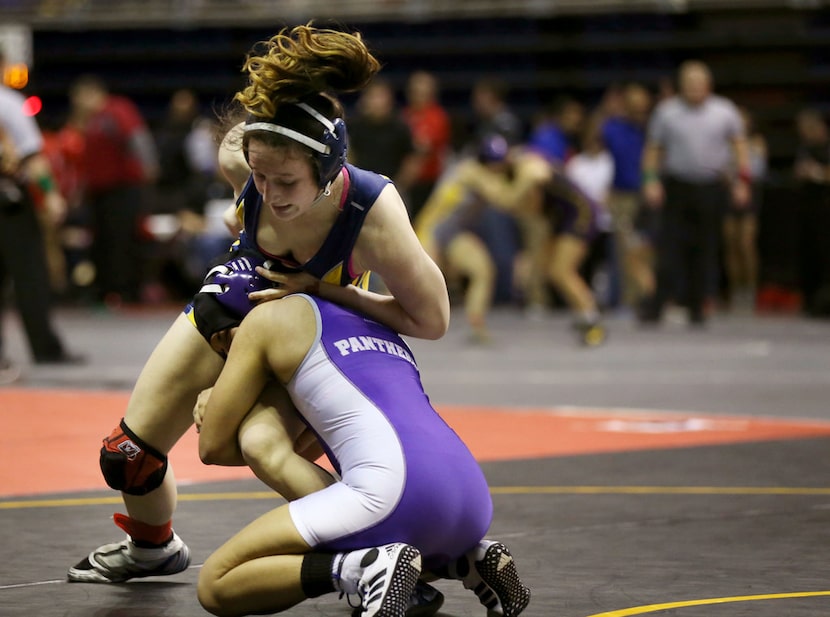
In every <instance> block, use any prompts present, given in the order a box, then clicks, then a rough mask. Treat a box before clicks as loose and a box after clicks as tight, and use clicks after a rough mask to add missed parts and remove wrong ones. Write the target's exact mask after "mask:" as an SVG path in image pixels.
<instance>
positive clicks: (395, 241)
mask: <svg viewBox="0 0 830 617" xmlns="http://www.w3.org/2000/svg"><path fill="white" fill-rule="evenodd" d="M353 265H354V267H355V268H356V269H357V270H358V271H366V270H371V271H372V272H373V273H375V274H376V275H378V276H380V277H381V279H382V280H383V282H384V284H385V285H386V288H387V289H388V291H389V294H391V295H386V294H378V293H374V292H371V291H367V290H364V289H360V288H358V287H356V286H354V285H348V286H346V287H340V286H337V285H331V284H327V283H321V284H320V287H319V291H318V295H320V297H322V298H325V299H327V300H331V301H332V302H335V303H337V304H341V305H344V306H348V307H351V308H353V309H356V310H358V311H360V312H362V313H363V314H365V315H367V316H368V317H370V318H371V319H374V320H375V321H378V322H380V323H383V324H385V325H387V326H388V327H390V328H392V329H393V330H395V331H396V332H399V333H401V334H403V335H407V336H414V337H417V338H424V339H438V338H441V337H442V336H444V334H445V333H446V331H447V328H448V327H449V320H450V301H449V294H448V293H447V285H446V282H445V280H444V275H443V274H442V272H441V270H440V269H439V268H438V266H437V265H436V263H435V262H434V261H433V260H432V259H431V258H430V256H429V255H428V254H427V252H426V251H425V250H424V247H423V246H422V245H421V243H420V242H419V241H418V237H417V236H416V235H415V231H414V230H413V229H412V224H411V223H410V220H409V215H408V213H407V210H406V206H405V205H404V203H403V201H402V199H401V197H400V195H399V194H398V192H397V190H396V189H395V187H394V185H391V184H390V185H388V186H387V187H386V188H385V189H384V190H383V192H382V193H381V195H380V197H378V201H377V203H375V204H374V205H373V206H372V209H371V210H370V211H369V214H368V215H367V217H366V221H365V223H364V225H363V229H362V230H361V233H360V237H359V238H358V241H357V244H356V245H355V249H354V253H353Z"/></svg>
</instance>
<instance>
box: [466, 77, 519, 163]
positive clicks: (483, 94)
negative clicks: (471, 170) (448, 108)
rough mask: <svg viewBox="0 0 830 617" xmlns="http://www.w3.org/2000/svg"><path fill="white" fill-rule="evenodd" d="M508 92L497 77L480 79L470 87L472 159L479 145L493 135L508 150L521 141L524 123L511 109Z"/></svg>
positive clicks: (505, 85)
mask: <svg viewBox="0 0 830 617" xmlns="http://www.w3.org/2000/svg"><path fill="white" fill-rule="evenodd" d="M508 92H509V90H508V87H507V84H505V83H504V82H503V81H501V80H500V79H498V78H496V77H483V78H481V79H479V80H478V81H476V83H475V84H474V85H473V91H472V95H471V97H470V102H471V104H472V107H473V114H474V121H473V127H472V131H471V133H472V139H471V142H470V146H471V148H470V153H471V154H472V155H473V156H474V155H475V153H476V152H477V151H478V147H479V145H480V144H481V143H482V141H483V140H486V139H489V138H490V137H491V136H492V135H501V136H502V137H504V139H505V140H507V143H508V144H509V145H510V146H515V145H517V144H519V143H521V142H523V141H524V138H525V128H524V123H523V122H522V120H521V118H519V116H518V115H516V113H514V112H513V110H512V109H510V106H509V105H508V103H507V96H508Z"/></svg>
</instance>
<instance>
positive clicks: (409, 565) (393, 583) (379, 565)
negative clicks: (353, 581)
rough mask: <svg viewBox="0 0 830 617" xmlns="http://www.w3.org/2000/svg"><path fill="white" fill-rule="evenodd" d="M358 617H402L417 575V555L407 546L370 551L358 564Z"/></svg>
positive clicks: (386, 547) (419, 554)
mask: <svg viewBox="0 0 830 617" xmlns="http://www.w3.org/2000/svg"><path fill="white" fill-rule="evenodd" d="M360 567H361V568H362V569H363V572H362V573H361V575H360V580H359V581H358V583H357V588H358V594H359V595H360V597H361V600H362V601H361V607H360V608H361V610H360V612H359V615H360V617H405V616H406V614H407V609H408V608H409V604H410V599H411V597H412V592H413V591H414V589H415V584H416V583H417V582H418V577H419V576H420V575H421V553H420V552H419V551H418V549H417V548H415V547H414V546H410V545H409V544H402V543H396V544H387V545H385V546H380V547H378V548H373V549H371V550H370V551H369V552H368V553H366V555H365V556H364V557H363V559H362V560H361V562H360Z"/></svg>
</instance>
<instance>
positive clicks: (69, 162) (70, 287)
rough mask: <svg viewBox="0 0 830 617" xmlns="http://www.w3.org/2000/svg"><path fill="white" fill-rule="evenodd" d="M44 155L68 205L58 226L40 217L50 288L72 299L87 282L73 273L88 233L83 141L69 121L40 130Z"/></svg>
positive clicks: (81, 273) (82, 252) (87, 241)
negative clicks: (85, 221)
mask: <svg viewBox="0 0 830 617" xmlns="http://www.w3.org/2000/svg"><path fill="white" fill-rule="evenodd" d="M43 154H44V156H46V158H48V159H49V164H50V166H51V168H52V175H53V177H54V179H55V183H56V184H57V185H58V190H59V191H60V193H61V195H63V196H64V198H65V199H66V203H67V213H66V218H65V219H63V220H62V221H61V223H60V225H49V224H48V223H47V222H46V221H45V220H44V217H41V222H42V224H43V225H44V230H45V240H46V256H47V263H48V264H49V278H50V280H51V284H52V289H53V291H55V292H56V293H57V294H59V295H60V298H61V300H62V301H65V300H69V299H71V298H72V296H73V295H74V292H75V290H76V286H77V285H78V282H80V283H82V284H89V282H90V281H89V280H88V279H87V280H84V279H83V277H84V274H83V272H82V271H81V272H76V268H78V266H79V264H80V263H82V262H81V261H80V259H79V258H81V255H86V253H87V252H88V249H89V244H90V241H89V238H90V234H89V232H88V230H87V229H86V227H85V226H82V221H83V201H82V188H83V187H82V176H83V174H82V170H81V165H82V163H83V156H84V139H83V136H82V135H81V133H80V131H79V130H78V128H77V127H76V126H75V125H74V123H73V122H72V119H71V118H70V119H69V121H67V122H66V123H65V124H64V125H63V126H62V127H60V128H58V129H57V130H44V131H43ZM89 265H90V264H89V263H88V262H87V263H86V266H84V265H81V269H82V270H84V268H85V269H86V271H87V272H88V271H89ZM79 274H80V277H79Z"/></svg>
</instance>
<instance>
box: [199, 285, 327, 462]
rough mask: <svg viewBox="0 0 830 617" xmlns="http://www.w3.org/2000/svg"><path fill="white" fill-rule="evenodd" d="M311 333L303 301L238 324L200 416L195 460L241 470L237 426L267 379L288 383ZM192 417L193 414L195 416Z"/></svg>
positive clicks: (261, 309) (276, 305) (264, 309)
mask: <svg viewBox="0 0 830 617" xmlns="http://www.w3.org/2000/svg"><path fill="white" fill-rule="evenodd" d="M315 332H316V319H314V314H313V309H312V308H311V306H310V305H309V304H308V302H307V301H306V300H303V299H302V298H287V299H284V300H281V301H279V302H266V303H264V304H262V305H260V306H258V307H256V308H254V309H253V310H252V311H251V312H250V313H249V314H248V315H247V316H246V317H245V319H243V320H242V323H241V324H240V326H239V329H238V330H237V331H236V334H235V335H234V339H233V344H232V345H231V347H230V351H229V353H228V358H227V360H226V361H225V365H224V367H223V369H222V373H221V374H220V375H219V378H218V379H217V380H216V384H215V385H214V387H213V389H212V390H211V391H210V392H209V394H208V395H206V396H207V400H206V401H202V402H201V404H202V405H203V406H204V408H203V410H202V412H201V424H199V423H198V418H197V426H198V428H199V457H200V458H201V459H202V462H204V463H205V464H208V465H245V464H246V463H245V461H244V459H243V457H242V453H241V451H240V448H239V442H238V432H239V427H240V425H241V424H242V421H243V420H244V419H245V417H246V416H247V415H248V413H249V412H250V410H251V409H252V408H253V407H254V405H255V404H257V403H258V400H259V398H260V395H261V394H262V391H263V389H264V387H265V385H266V384H267V383H268V381H269V380H271V379H273V378H274V377H276V378H277V379H279V380H280V381H281V382H283V383H285V382H287V381H288V380H290V378H291V376H292V375H293V374H294V371H295V370H296V369H297V367H298V366H299V364H300V362H301V361H302V359H303V358H304V357H305V354H306V353H307V352H308V349H309V348H310V346H311V344H312V342H313V341H314V336H315ZM194 415H196V414H194Z"/></svg>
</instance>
